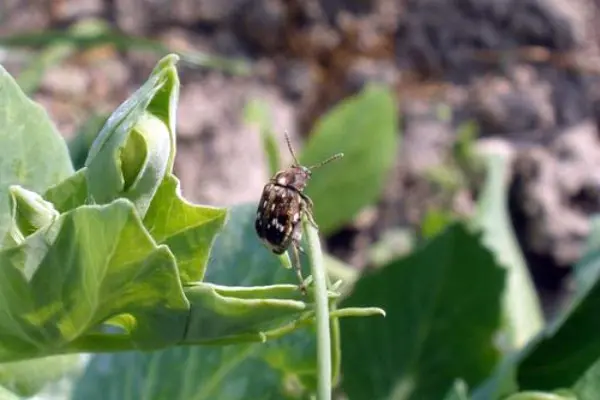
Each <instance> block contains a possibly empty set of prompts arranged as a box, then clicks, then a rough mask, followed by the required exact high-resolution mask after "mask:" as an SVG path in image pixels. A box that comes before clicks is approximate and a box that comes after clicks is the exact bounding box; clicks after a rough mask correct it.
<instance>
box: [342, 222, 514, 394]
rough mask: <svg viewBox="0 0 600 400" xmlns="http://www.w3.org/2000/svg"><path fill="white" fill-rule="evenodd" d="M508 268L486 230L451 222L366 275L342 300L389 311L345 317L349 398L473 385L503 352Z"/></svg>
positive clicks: (438, 391) (344, 359) (344, 363)
mask: <svg viewBox="0 0 600 400" xmlns="http://www.w3.org/2000/svg"><path fill="white" fill-rule="evenodd" d="M504 277H505V273H504V271H503V270H502V269H501V268H500V267H499V266H498V265H497V264H496V262H495V261H494V259H493V257H492V255H491V254H490V252H489V251H488V250H487V249H486V248H485V247H484V246H483V245H482V243H481V240H480V238H479V237H478V236H477V235H475V234H473V233H470V232H469V231H467V230H466V229H465V227H464V226H462V225H460V224H453V225H450V226H449V227H448V228H447V229H446V230H445V231H444V232H443V233H441V234H440V235H438V236H436V237H434V238H433V239H431V240H430V241H429V242H427V243H426V245H424V246H423V247H422V248H420V249H418V250H417V251H415V252H414V253H412V254H411V255H409V256H408V257H406V258H403V259H399V260H396V261H394V262H392V263H390V264H388V265H387V266H384V267H382V268H378V269H377V270H375V271H373V272H371V273H368V274H365V275H364V276H362V277H361V278H360V279H359V280H358V281H357V282H356V283H355V286H354V291H353V292H352V293H351V294H350V295H349V296H348V297H347V298H346V299H344V300H343V301H342V302H341V306H344V307H348V306H353V305H357V304H362V303H364V302H365V301H368V302H369V303H371V304H374V305H376V306H379V307H382V308H383V309H385V310H386V312H387V316H386V318H372V319H369V320H366V319H362V318H360V319H342V320H341V321H340V324H341V333H342V340H341V341H342V354H343V357H342V371H343V381H342V386H343V389H344V391H345V393H346V394H347V395H348V397H349V398H351V399H388V398H403V399H435V398H443V396H444V395H445V394H446V391H447V390H448V388H449V387H450V385H452V383H453V382H454V380H455V379H464V381H465V382H466V383H467V384H468V385H469V386H471V385H474V384H477V383H479V382H480V381H482V380H483V379H484V378H486V377H487V376H488V375H489V373H490V372H491V371H492V369H493V367H494V366H495V364H496V362H497V361H498V359H499V356H500V353H499V350H498V349H497V348H496V347H495V345H494V335H495V332H496V330H497V329H498V328H499V327H500V323H501V318H500V317H501V314H500V312H501V296H502V289H503V282H504Z"/></svg>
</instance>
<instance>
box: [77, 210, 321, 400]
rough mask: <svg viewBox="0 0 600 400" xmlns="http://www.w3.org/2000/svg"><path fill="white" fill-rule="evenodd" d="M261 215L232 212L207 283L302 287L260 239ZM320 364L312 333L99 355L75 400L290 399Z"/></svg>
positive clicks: (218, 242) (214, 253) (312, 377)
mask: <svg viewBox="0 0 600 400" xmlns="http://www.w3.org/2000/svg"><path fill="white" fill-rule="evenodd" d="M255 213H256V206H255V205H253V204H249V205H242V206H237V207H234V208H232V209H231V210H230V211H229V218H228V221H227V224H226V225H225V227H224V229H223V231H222V233H221V234H220V235H219V236H218V237H217V240H216V241H215V244H214V247H213V250H212V255H211V258H210V262H209V266H208V269H207V272H206V277H205V281H207V282H210V283H212V284H214V285H232V286H243V287H246V286H257V285H258V286H260V285H269V284H273V283H277V282H290V283H295V276H294V273H293V271H291V270H289V269H285V268H283V267H282V266H281V265H280V261H279V259H278V258H277V257H276V256H275V255H274V254H273V253H271V252H270V251H269V250H268V249H266V248H265V247H264V246H263V245H262V243H260V241H259V240H258V238H257V237H256V234H255V232H254V226H253V223H254V217H255ZM294 290H295V291H296V292H298V295H300V294H299V291H298V290H297V289H295V288H294ZM205 329H211V326H205ZM315 364H316V348H315V342H314V338H313V333H312V328H304V329H302V330H299V331H296V332H294V333H292V334H289V335H287V336H284V337H282V338H280V339H277V340H269V341H268V342H266V343H264V344H260V343H255V344H239V345H232V346H227V347H211V346H197V347H191V348H184V349H179V348H171V349H168V350H163V351H157V352H152V353H137V352H135V353H121V354H110V355H98V356H95V357H94V358H93V360H92V362H91V363H90V365H89V366H88V368H87V371H86V373H85V375H84V376H83V378H82V379H81V381H80V382H79V383H78V385H77V390H76V391H75V395H74V396H73V399H90V400H94V399H103V400H105V399H106V400H111V399H119V400H120V399H128V398H131V399H137V398H144V399H147V400H152V399H166V398H173V399H177V398H179V399H194V400H201V399H211V400H218V399H227V400H235V399H240V400H241V399H283V398H286V396H285V393H288V392H289V393H294V392H296V391H298V392H300V393H302V392H303V390H305V389H303V386H302V383H303V384H304V385H310V382H311V381H313V382H314V380H315Z"/></svg>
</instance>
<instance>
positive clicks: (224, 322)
mask: <svg viewBox="0 0 600 400" xmlns="http://www.w3.org/2000/svg"><path fill="white" fill-rule="evenodd" d="M177 59H178V58H177V56H175V55H169V56H166V57H165V58H163V59H162V60H161V61H160V62H159V63H158V64H157V66H156V68H155V69H154V71H153V72H152V74H151V75H150V77H149V79H148V80H147V81H146V83H145V84H144V85H143V86H142V87H141V88H140V89H139V90H138V91H136V92H135V93H134V94H133V95H132V96H131V97H130V98H129V99H128V100H127V101H125V102H124V103H123V104H122V105H121V106H120V107H119V108H118V109H117V110H116V111H115V112H114V113H113V114H112V115H111V116H110V117H109V118H108V120H107V121H106V123H105V125H104V126H103V128H102V130H101V131H100V133H99V134H98V136H97V137H96V139H95V140H94V142H93V144H92V146H91V148H90V150H89V153H88V156H87V159H86V161H85V164H84V167H83V168H81V169H79V170H77V171H74V170H73V168H72V166H71V161H70V159H69V155H68V152H67V147H66V144H65V143H64V141H62V139H61V138H60V136H59V135H58V134H57V132H56V131H55V129H54V127H53V126H52V124H51V123H50V122H49V121H48V119H47V116H46V115H45V113H44V111H43V110H41V109H40V107H39V106H37V105H35V104H34V103H33V102H31V101H30V100H29V99H27V98H26V97H25V96H24V95H23V93H22V92H21V91H20V89H19V88H18V86H17V85H16V84H15V82H14V81H13V80H12V78H11V77H10V76H8V74H7V73H6V72H5V71H4V70H1V71H0V72H1V75H0V79H1V83H0V88H1V90H0V96H1V98H0V103H1V104H3V108H4V112H3V113H2V124H1V125H2V133H1V136H0V138H1V141H2V144H3V145H2V148H3V151H2V161H1V167H0V170H1V175H0V182H1V185H2V186H0V189H1V192H2V200H0V218H1V225H0V226H1V228H0V229H1V231H0V237H1V238H2V249H1V251H0V274H2V276H1V278H0V281H1V282H0V293H1V295H0V310H1V314H2V316H3V318H1V319H0V320H1V321H0V332H1V333H0V336H1V338H2V339H1V340H0V361H2V362H4V363H10V362H13V363H14V362H23V361H25V360H36V359H40V358H41V359H45V361H46V362H48V360H49V359H48V357H50V356H65V355H69V354H74V353H107V352H111V353H114V352H127V351H143V352H148V351H152V350H161V349H169V348H172V347H184V346H200V345H204V346H213V347H224V348H228V347H227V346H228V345H232V344H246V345H248V344H256V343H261V344H262V343H265V342H269V341H271V340H273V339H275V338H278V337H282V336H285V335H287V334H289V333H291V332H294V331H295V330H297V329H300V328H302V327H305V326H311V325H312V323H313V321H314V319H315V305H314V299H315V293H314V291H313V290H309V291H308V293H306V294H303V293H301V292H300V291H299V290H298V289H297V286H296V285H294V284H291V283H277V280H276V279H266V277H265V279H263V280H262V282H261V280H258V279H252V280H248V279H243V276H244V275H245V274H247V273H249V272H253V271H249V270H248V269H247V268H248V266H247V265H244V264H245V263H244V262H243V261H242V260H243V258H241V257H240V254H235V253H234V252H233V251H232V252H231V255H234V258H231V257H229V258H228V257H226V256H225V255H226V254H227V253H228V252H229V250H227V249H226V250H222V251H221V252H220V253H221V255H223V256H224V257H221V256H220V255H219V253H216V254H214V253H212V247H213V244H214V241H215V238H216V237H217V236H218V235H219V233H221V232H222V231H223V228H224V226H225V224H226V222H227V216H228V214H231V213H230V212H228V210H226V209H224V208H219V207H208V206H202V205H195V204H191V203H189V202H187V201H185V199H183V198H182V196H181V193H180V190H179V182H178V180H177V178H176V177H175V176H174V175H173V173H172V170H173V162H174V158H175V151H176V148H175V125H176V122H175V114H176V109H177V101H178V95H179V79H178V76H177V71H176V62H177ZM229 225H230V229H231V231H233V232H241V231H242V230H243V229H244V226H243V225H240V221H239V218H235V219H233V221H230V222H229ZM310 235H313V236H314V235H317V232H316V231H314V229H313V231H312V232H311V233H310ZM223 236H224V237H223V238H222V241H227V240H229V241H231V240H235V234H231V233H230V234H229V238H227V237H226V235H223ZM315 240H316V242H318V237H316V239H315V238H314V237H313V239H312V241H313V242H315ZM225 247H226V248H227V247H228V245H227V244H225ZM310 248H311V250H312V249H314V248H315V246H314V244H313V245H311V246H310ZM316 251H317V253H314V252H311V255H310V256H311V257H310V260H311V261H313V264H314V263H319V264H322V261H321V258H322V255H321V254H319V253H318V251H319V250H318V249H317V250H316ZM211 257H212V259H213V260H214V264H217V265H213V266H212V267H211V269H212V270H214V271H211V273H212V277H211V279H205V278H208V277H209V276H211V274H210V273H207V264H208V260H209V258H211ZM251 257H252V255H251ZM262 257H264V258H266V257H265V256H264V255H262ZM275 260H276V259H275ZM313 267H314V266H313ZM323 268H324V267H323ZM230 269H236V270H239V272H238V274H237V276H238V277H239V278H241V279H239V280H238V281H235V282H233V281H232V282H230V284H227V283H220V282H219V280H220V279H219V278H218V276H219V274H225V273H227V271H226V270H230ZM313 269H314V268H313ZM220 270H221V271H220ZM272 271H273V269H271V268H269V266H268V265H266V266H265V273H266V274H268V273H271V272H272ZM280 280H281V281H283V279H280ZM338 286H339V284H338ZM334 290H335V288H333V290H332V291H328V290H327V288H326V287H324V288H322V290H321V292H320V293H318V296H320V299H319V302H321V303H322V304H324V305H325V309H324V310H325V315H324V320H320V323H321V324H325V325H326V326H325V328H324V331H325V332H327V333H328V335H327V337H326V338H324V339H323V337H321V339H322V340H327V343H329V341H330V337H329V323H330V322H329V321H333V322H332V323H334V324H335V323H337V318H339V317H344V316H368V315H371V314H381V313H382V311H381V310H380V309H371V308H358V307H357V308H355V307H352V308H339V309H335V310H331V313H329V307H328V304H330V303H332V302H333V301H334V299H335V298H336V297H337V296H338V295H337V294H336V292H335V291H334ZM333 342H334V343H335V346H334V348H335V349H336V350H335V351H334V354H332V352H331V350H330V346H327V347H326V348H325V351H326V352H327V353H326V354H323V352H322V351H321V353H320V355H319V360H322V361H321V362H319V365H322V364H324V365H329V367H328V369H327V370H325V373H326V376H324V375H323V373H320V374H319V372H320V371H319V370H317V371H315V378H318V379H317V381H318V382H322V383H319V387H323V388H325V389H327V391H324V390H322V391H321V394H320V397H321V398H330V395H331V385H330V382H331V379H332V377H331V371H332V368H331V359H332V358H334V359H339V355H336V354H335V352H337V348H338V347H339V344H338V343H337V336H336V337H335V338H333ZM249 348H251V349H252V347H249ZM224 351H227V350H224ZM325 356H326V357H325ZM6 368H10V366H7V367H6ZM207 368H210V367H207ZM30 383H31V381H30ZM36 383H39V382H33V384H32V385H27V384H22V383H21V382H19V380H18V379H16V378H14V379H13V380H12V382H11V380H10V379H9V380H8V382H7V385H6V386H7V387H8V388H9V389H16V390H17V391H18V392H21V393H22V394H31V393H33V392H35V390H36V389H37V388H38V387H37V385H36ZM23 386H25V387H23ZM203 390H208V389H206V386H204V387H203ZM209 393H210V392H209ZM100 394H101V393H100ZM213 395H217V396H218V395H219V394H218V392H216V393H214V394H211V396H213ZM117 398H122V397H120V396H117ZM136 398H137V397H136ZM211 398H212V397H211Z"/></svg>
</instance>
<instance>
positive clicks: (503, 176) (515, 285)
mask: <svg viewBox="0 0 600 400" xmlns="http://www.w3.org/2000/svg"><path fill="white" fill-rule="evenodd" d="M484 161H485V163H486V165H487V171H488V175H487V179H486V182H485V185H484V187H483V190H482V192H481V195H480V198H479V204H478V210H477V216H476V219H475V221H474V223H475V224H476V225H477V226H479V227H481V229H482V230H483V240H484V243H485V245H486V246H488V247H489V249H490V250H492V251H493V253H494V255H495V257H496V258H497V259H498V262H499V263H500V264H501V265H502V266H504V267H505V268H506V271H507V273H508V275H507V282H506V290H505V292H504V300H503V302H504V316H505V320H506V323H507V325H508V326H507V328H508V329H507V334H508V337H507V339H508V341H507V343H506V344H507V345H508V346H506V347H508V349H507V350H512V349H519V348H521V347H523V346H524V345H525V344H526V343H527V342H528V341H529V340H530V339H531V338H532V337H533V336H534V335H535V334H537V333H538V332H539V331H540V330H541V329H542V328H543V326H544V318H543V315H542V310H541V306H540V302H539V299H538V297H537V292H536V290H535V287H534V285H533V282H532V281H531V277H530V275H529V270H528V269H527V265H526V263H525V260H524V258H523V255H522V254H521V250H520V247H519V244H518V243H517V240H516V238H515V235H514V231H513V228H512V226H511V223H510V217H509V215H508V209H507V205H506V202H507V197H508V195H507V190H508V183H509V182H508V171H509V165H508V160H507V158H506V156H504V155H501V154H488V155H487V156H486V157H485V159H484Z"/></svg>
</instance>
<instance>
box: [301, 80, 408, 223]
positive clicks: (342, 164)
mask: <svg viewBox="0 0 600 400" xmlns="http://www.w3.org/2000/svg"><path fill="white" fill-rule="evenodd" d="M396 108H397V106H396V102H395V100H394V97H393V95H392V93H391V91H390V90H388V89H385V88H382V87H379V86H367V87H366V88H365V89H364V90H363V91H362V92H361V93H359V94H358V95H356V96H354V97H351V98H349V99H346V100H344V101H342V102H341V103H340V104H339V105H338V106H336V107H335V108H334V109H333V110H331V111H330V112H328V113H327V114H326V115H325V116H324V117H323V118H322V119H321V120H319V122H318V123H317V125H316V126H315V128H314V131H313V132H312V133H311V135H310V137H309V140H308V142H307V143H306V146H305V148H304V149H303V151H302V153H301V154H300V162H301V163H302V164H303V165H306V166H310V165H314V164H317V163H318V162H320V161H323V160H325V159H326V158H328V157H329V156H332V155H333V154H335V153H339V152H342V153H344V157H343V158H342V159H341V160H337V161H334V162H332V163H331V164H327V165H325V166H323V167H322V168H319V169H318V170H315V171H314V173H313V174H312V179H311V181H310V182H309V184H308V186H307V188H306V194H307V195H308V196H309V197H311V198H312V200H313V202H314V204H315V209H314V214H315V219H316V222H317V224H318V225H319V230H320V231H322V232H323V233H325V234H327V233H330V232H332V231H334V230H335V229H338V228H340V227H341V226H342V225H343V224H345V223H347V222H349V221H350V220H351V219H352V218H354V216H355V215H356V214H357V213H358V212H359V211H360V210H361V209H362V208H364V207H365V206H367V205H369V204H372V203H374V202H375V201H377V199H378V198H379V196H380V195H381V192H382V191H383V188H384V184H385V180H386V178H387V174H388V172H389V170H390V169H391V167H392V166H393V164H394V160H395V157H396V153H397V151H398V149H397V147H398V114H397V111H396Z"/></svg>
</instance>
